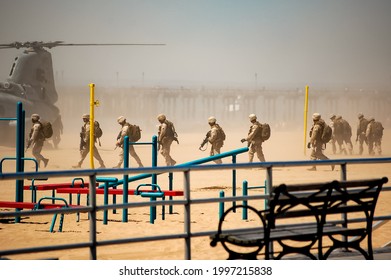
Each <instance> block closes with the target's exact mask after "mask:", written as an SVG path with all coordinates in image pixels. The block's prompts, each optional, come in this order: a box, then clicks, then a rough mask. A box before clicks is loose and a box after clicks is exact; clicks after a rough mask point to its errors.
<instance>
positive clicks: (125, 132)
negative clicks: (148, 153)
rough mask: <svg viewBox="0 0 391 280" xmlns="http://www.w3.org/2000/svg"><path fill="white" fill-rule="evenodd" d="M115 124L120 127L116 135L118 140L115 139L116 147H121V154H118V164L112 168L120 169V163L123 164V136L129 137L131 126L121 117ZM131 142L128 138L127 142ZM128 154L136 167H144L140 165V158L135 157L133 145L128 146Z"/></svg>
mask: <svg viewBox="0 0 391 280" xmlns="http://www.w3.org/2000/svg"><path fill="white" fill-rule="evenodd" d="M117 122H118V123H119V124H120V125H121V126H122V129H121V131H120V133H119V135H118V139H117V143H116V146H117V147H121V152H120V154H119V161H118V164H117V165H116V166H114V168H119V167H121V165H122V163H123V162H124V145H123V144H124V138H125V136H129V135H130V128H131V125H130V124H129V123H127V122H126V119H125V118H124V117H123V116H121V117H119V118H118V119H117ZM132 141H133V139H130V136H129V142H132ZM129 154H130V156H132V157H133V158H134V159H135V160H136V162H137V164H138V167H144V165H143V164H142V162H141V160H140V157H139V156H138V155H137V153H136V150H135V149H134V146H133V145H129Z"/></svg>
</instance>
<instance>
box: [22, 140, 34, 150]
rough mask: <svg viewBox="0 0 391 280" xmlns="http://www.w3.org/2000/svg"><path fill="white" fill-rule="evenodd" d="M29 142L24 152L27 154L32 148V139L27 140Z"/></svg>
mask: <svg viewBox="0 0 391 280" xmlns="http://www.w3.org/2000/svg"><path fill="white" fill-rule="evenodd" d="M26 141H27V145H26V150H24V152H27V150H28V148H30V146H31V142H32V141H31V139H27V140H26Z"/></svg>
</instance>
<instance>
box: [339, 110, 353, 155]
mask: <svg viewBox="0 0 391 280" xmlns="http://www.w3.org/2000/svg"><path fill="white" fill-rule="evenodd" d="M334 137H335V140H336V142H337V143H338V146H339V153H340V154H341V153H342V152H343V153H344V154H345V155H346V149H345V146H346V147H347V149H348V151H349V154H350V155H351V154H353V144H352V140H351V138H352V128H351V126H350V124H349V123H348V122H347V121H346V120H345V119H343V118H342V116H336V117H335V118H334Z"/></svg>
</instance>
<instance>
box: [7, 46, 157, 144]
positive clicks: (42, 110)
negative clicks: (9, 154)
mask: <svg viewBox="0 0 391 280" xmlns="http://www.w3.org/2000/svg"><path fill="white" fill-rule="evenodd" d="M135 45H136V46H161V45H164V44H67V43H64V42H63V41H53V42H42V41H32V42H13V43H9V44H0V49H9V48H15V49H24V50H23V52H22V53H21V54H20V55H18V56H17V57H15V59H14V61H13V64H12V66H11V70H10V73H9V76H8V78H7V79H6V81H4V82H0V118H9V117H12V116H15V110H16V104H17V103H18V102H22V103H23V108H24V110H25V112H26V121H28V120H29V119H27V118H29V116H31V115H32V114H34V113H37V114H39V115H40V117H41V119H43V120H45V121H49V122H51V124H52V127H53V136H52V138H51V140H53V145H54V146H55V147H57V145H58V144H59V143H60V141H61V136H60V135H61V133H62V121H61V114H60V109H59V108H58V107H57V106H56V105H55V103H56V102H57V100H58V93H57V91H56V87H55V81H54V71H53V62H52V56H51V53H50V52H49V51H48V49H51V48H53V47H59V46H135ZM14 143H15V122H13V121H9V122H6V121H0V145H6V146H9V145H14Z"/></svg>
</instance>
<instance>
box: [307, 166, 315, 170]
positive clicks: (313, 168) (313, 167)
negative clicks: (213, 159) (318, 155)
mask: <svg viewBox="0 0 391 280" xmlns="http://www.w3.org/2000/svg"><path fill="white" fill-rule="evenodd" d="M307 170H309V171H316V166H312V167H311V168H308V169H307Z"/></svg>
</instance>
